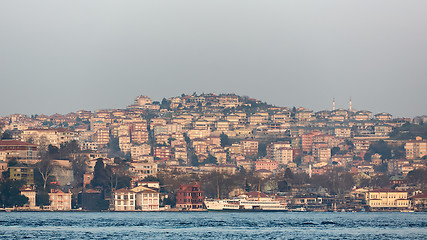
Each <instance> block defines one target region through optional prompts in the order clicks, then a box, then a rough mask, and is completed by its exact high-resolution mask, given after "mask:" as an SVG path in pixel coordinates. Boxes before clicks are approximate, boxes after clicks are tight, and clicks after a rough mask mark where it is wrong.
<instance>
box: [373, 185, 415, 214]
mask: <svg viewBox="0 0 427 240" xmlns="http://www.w3.org/2000/svg"><path fill="white" fill-rule="evenodd" d="M366 204H367V205H368V206H369V207H370V208H371V209H372V210H389V209H404V208H408V207H409V206H410V205H409V199H408V193H407V192H405V191H399V190H394V189H375V190H371V191H369V192H368V193H367V195H366Z"/></svg>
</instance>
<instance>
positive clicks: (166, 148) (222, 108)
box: [0, 94, 427, 211]
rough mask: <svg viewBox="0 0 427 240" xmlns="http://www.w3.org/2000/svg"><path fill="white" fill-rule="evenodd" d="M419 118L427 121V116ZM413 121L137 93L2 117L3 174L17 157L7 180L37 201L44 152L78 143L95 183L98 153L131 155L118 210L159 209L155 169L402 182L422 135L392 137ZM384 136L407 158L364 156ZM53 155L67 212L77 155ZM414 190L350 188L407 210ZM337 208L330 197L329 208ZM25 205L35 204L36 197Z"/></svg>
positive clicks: (416, 159)
mask: <svg viewBox="0 0 427 240" xmlns="http://www.w3.org/2000/svg"><path fill="white" fill-rule="evenodd" d="M422 118H423V119H421V121H427V117H422ZM418 120H419V119H418ZM412 121H414V120H413V119H406V118H401V119H393V118H392V116H391V115H390V114H388V113H378V114H373V113H371V112H369V111H366V110H360V111H358V110H354V109H353V108H352V105H351V100H350V103H349V108H348V109H336V108H335V101H334V102H333V107H332V110H324V111H319V112H313V111H311V110H308V109H305V108H301V107H300V108H292V109H290V108H286V107H277V106H271V105H268V104H266V103H263V102H261V101H259V100H256V99H251V98H248V97H241V96H237V95H235V94H220V95H216V94H201V95H197V94H193V95H184V94H183V95H182V96H179V97H172V98H169V99H163V101H162V102H153V101H152V100H151V99H150V98H149V97H146V96H139V97H137V98H136V100H135V103H134V104H132V105H130V106H128V107H127V108H126V109H109V110H98V111H96V112H91V111H84V110H81V111H77V112H75V113H69V114H65V115H61V114H54V115H51V116H46V115H35V116H26V115H21V114H13V115H9V116H6V117H1V118H0V123H1V126H2V132H5V133H7V134H8V135H9V139H3V140H1V141H0V171H6V170H7V169H8V165H7V162H8V161H9V160H10V159H12V158H15V159H17V160H18V161H19V162H20V164H19V165H18V166H14V167H10V178H11V179H14V180H25V181H26V183H27V184H28V188H25V189H23V190H22V194H25V195H26V196H31V198H30V199H34V197H33V195H32V194H34V193H33V192H35V191H36V190H35V189H34V188H31V185H33V184H34V167H32V165H34V164H36V163H37V162H38V161H39V160H40V156H39V154H38V152H39V151H42V150H44V151H45V150H46V149H47V148H48V146H56V147H58V148H60V147H61V145H62V144H64V143H67V142H70V141H76V142H77V143H78V144H79V146H80V148H81V149H82V150H83V151H81V152H79V153H76V154H75V156H77V155H84V156H85V157H87V162H86V165H87V169H86V173H85V174H84V179H83V187H84V186H87V185H89V184H90V182H91V180H92V179H93V172H94V166H95V163H96V161H97V159H99V158H102V159H103V161H104V163H105V164H110V165H114V159H113V158H112V157H109V156H111V155H112V154H111V153H112V151H116V153H118V154H121V156H122V157H123V158H125V159H127V161H128V163H129V164H128V166H129V168H128V169H126V170H127V171H128V175H129V176H130V177H131V179H132V180H131V188H128V189H116V190H114V193H113V194H114V195H113V196H112V197H111V199H110V204H111V206H112V207H113V208H114V209H115V210H118V211H131V210H147V211H158V210H159V209H160V208H161V207H160V205H159V202H160V201H161V198H162V196H161V195H162V194H160V188H161V186H159V185H158V183H157V185H156V184H155V183H154V184H150V183H149V182H147V181H145V180H144V179H146V178H147V177H149V176H152V177H156V176H157V174H158V172H159V171H169V172H174V174H206V173H210V172H219V173H222V174H228V175H233V174H236V172H239V171H242V170H243V171H247V172H253V173H254V174H255V175H257V176H258V177H260V178H262V179H268V178H270V177H273V176H275V175H276V174H277V173H278V172H283V171H284V170H285V169H290V170H291V171H292V172H294V173H307V174H309V176H310V177H311V176H313V175H323V174H327V173H328V172H329V171H331V170H332V169H333V168H336V167H341V168H343V169H345V170H346V171H348V172H351V173H353V174H360V175H361V176H362V177H365V178H370V177H373V176H375V175H376V174H378V173H379V172H378V171H379V170H378V169H379V166H383V165H384V164H386V166H387V169H386V171H387V172H388V174H390V175H391V176H394V177H395V178H399V177H400V178H404V177H405V176H406V175H407V174H408V173H409V172H410V171H413V170H415V169H425V168H426V157H425V156H426V155H427V141H426V140H424V139H422V138H421V137H417V138H415V139H411V140H391V139H390V134H391V133H392V132H393V130H394V129H395V128H398V127H400V126H402V125H403V124H405V123H411V122H412ZM379 140H383V141H385V142H386V143H387V144H389V145H391V146H404V151H405V152H404V156H402V157H401V158H394V157H391V158H389V159H388V158H385V157H384V156H382V155H380V154H378V153H375V154H372V156H371V158H370V161H366V160H365V154H366V153H367V152H368V150H369V149H370V146H371V144H372V143H373V142H377V141H379ZM113 145H114V146H116V147H117V149H115V148H114V147H112V146H113ZM54 161H55V171H54V175H55V176H56V181H57V183H58V186H59V188H58V189H55V190H52V192H51V193H49V196H50V201H51V206H50V209H52V210H67V209H71V204H70V201H71V193H70V192H68V191H65V190H64V189H62V190H61V188H60V187H61V186H67V185H70V184H72V183H73V181H75V179H74V175H73V170H72V166H71V165H72V164H71V160H62V159H55V160H54ZM31 189H32V190H31ZM413 190H414V191H408V189H404V188H402V189H396V188H395V189H388V190H386V189H364V190H363V191H359V192H358V191H353V192H352V193H351V194H353V195H354V198H353V199H358V198H360V194H362V195H363V197H362V198H363V199H364V204H366V205H368V206H370V207H372V208H389V207H393V208H408V207H410V206H413V204H411V203H410V201H409V198H411V197H415V196H417V195H418V196H425V195H423V194H422V193H421V192H420V191H419V190H420V189H413ZM87 194H91V192H90V191H89V192H88V193H87ZM92 194H99V192H96V191H95V192H92ZM174 194H175V195H176V200H177V202H176V207H177V208H180V209H201V208H202V198H203V194H202V191H201V190H200V186H199V185H197V184H190V185H182V186H181V187H180V189H177V191H176V192H175V193H174ZM408 194H409V196H408ZM416 199H418V198H416ZM418 200H419V199H418ZM287 201H289V203H290V204H294V205H305V206H309V205H313V206H326V205H328V204H329V203H327V202H328V201H329V200H328V199H327V197H323V198H322V197H319V196H312V195H305V196H293V198H292V199H291V200H289V199H288V200H287ZM424 201H425V198H424ZM325 204H326V205H325ZM332 205H333V203H332V201H331V202H330V204H329V205H328V206H332ZM29 206H30V207H34V206H35V203H34V201H33V200H31V203H29Z"/></svg>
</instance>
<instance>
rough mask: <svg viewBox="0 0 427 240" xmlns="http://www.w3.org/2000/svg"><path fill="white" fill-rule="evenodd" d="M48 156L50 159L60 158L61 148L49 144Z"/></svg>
mask: <svg viewBox="0 0 427 240" xmlns="http://www.w3.org/2000/svg"><path fill="white" fill-rule="evenodd" d="M47 154H48V158H50V159H58V158H59V148H58V147H56V146H53V145H51V144H49V146H48V147H47Z"/></svg>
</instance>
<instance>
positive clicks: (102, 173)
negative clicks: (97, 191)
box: [91, 158, 111, 188]
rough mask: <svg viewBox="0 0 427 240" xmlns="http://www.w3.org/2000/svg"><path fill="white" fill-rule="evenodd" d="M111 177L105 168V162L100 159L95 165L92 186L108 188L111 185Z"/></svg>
mask: <svg viewBox="0 0 427 240" xmlns="http://www.w3.org/2000/svg"><path fill="white" fill-rule="evenodd" d="M110 177H111V175H109V172H108V171H107V169H106V167H105V166H104V161H103V160H102V158H98V159H97V160H96V163H95V168H94V172H93V179H92V181H91V184H92V186H93V187H103V188H105V187H108V185H109V183H110Z"/></svg>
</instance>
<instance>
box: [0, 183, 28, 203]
mask: <svg viewBox="0 0 427 240" xmlns="http://www.w3.org/2000/svg"><path fill="white" fill-rule="evenodd" d="M23 185H24V183H23V182H22V181H13V180H10V179H7V180H4V181H1V182H0V206H2V207H15V206H19V207H22V206H23V205H24V204H26V203H28V198H27V197H26V196H23V195H21V193H20V191H19V189H20V188H21V187H22V186H23Z"/></svg>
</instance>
